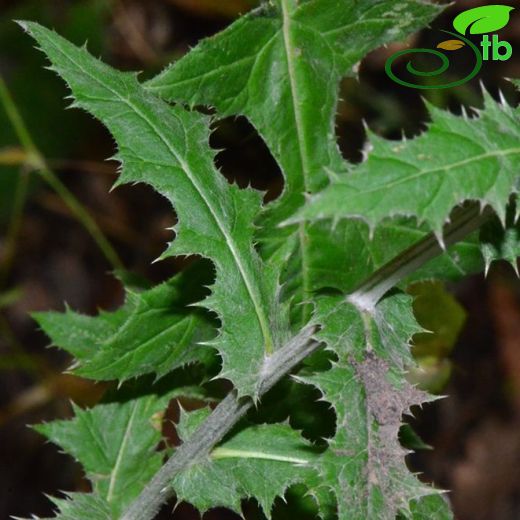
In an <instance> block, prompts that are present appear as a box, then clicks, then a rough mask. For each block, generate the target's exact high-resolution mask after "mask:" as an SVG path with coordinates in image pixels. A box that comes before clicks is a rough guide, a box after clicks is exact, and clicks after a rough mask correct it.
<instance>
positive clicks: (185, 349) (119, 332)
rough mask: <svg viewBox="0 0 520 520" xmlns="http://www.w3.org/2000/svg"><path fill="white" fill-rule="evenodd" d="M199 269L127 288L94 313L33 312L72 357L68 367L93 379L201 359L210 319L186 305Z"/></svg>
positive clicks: (162, 370) (211, 331)
mask: <svg viewBox="0 0 520 520" xmlns="http://www.w3.org/2000/svg"><path fill="white" fill-rule="evenodd" d="M197 271H198V272H199V274H200V269H199V270H196V271H195V270H193V269H188V270H187V271H186V272H183V273H181V274H180V275H178V276H176V277H174V278H172V279H171V280H170V281H168V282H166V283H163V284H160V285H158V286H156V287H154V288H152V289H150V290H147V291H142V292H137V291H135V290H130V289H127V291H126V302H125V305H124V306H123V307H122V308H121V309H119V310H117V311H116V312H101V313H100V314H99V315H98V316H96V317H89V316H83V315H80V314H77V313H75V312H72V311H70V310H67V312H66V313H57V312H45V313H37V314H35V315H34V317H35V318H36V320H37V322H38V323H39V325H40V326H41V327H42V329H43V330H44V332H45V333H46V334H47V335H48V336H49V337H50V338H51V340H52V342H53V344H54V345H56V346H58V347H60V348H62V349H64V350H66V351H68V352H70V353H71V354H72V355H73V356H74V357H75V358H76V363H75V367H76V368H75V369H74V373H76V374H78V375H81V376H83V377H89V378H92V379H98V380H110V379H119V380H121V381H124V380H125V379H128V378H131V377H136V376H139V375H144V374H148V373H155V374H157V376H158V377H161V376H163V375H165V374H167V373H168V372H171V371H172V370H174V369H175V368H178V367H181V366H183V365H186V364H190V363H194V362H203V363H204V362H207V361H209V360H211V358H212V349H210V348H208V347H205V346H202V345H200V344H199V343H200V342H204V341H208V340H210V339H212V338H213V337H214V336H215V329H216V327H215V324H214V323H212V320H211V319H210V318H209V317H208V316H207V315H205V314H204V312H202V311H201V310H196V309H193V308H192V309H188V308H187V306H188V305H190V304H191V303H194V302H196V301H198V300H199V299H201V298H202V297H203V295H204V290H203V288H202V286H201V284H202V283H203V280H204V279H203V278H202V279H201V278H200V277H196V275H197Z"/></svg>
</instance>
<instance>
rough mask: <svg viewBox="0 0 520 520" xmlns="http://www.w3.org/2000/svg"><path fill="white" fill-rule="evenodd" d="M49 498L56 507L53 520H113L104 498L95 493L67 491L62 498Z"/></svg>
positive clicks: (43, 519) (34, 518) (34, 519)
mask: <svg viewBox="0 0 520 520" xmlns="http://www.w3.org/2000/svg"><path fill="white" fill-rule="evenodd" d="M50 500H52V503H53V504H54V505H55V506H56V507H57V508H58V510H57V511H56V515H57V516H54V517H53V520H85V519H86V518H88V520H115V518H114V517H113V516H112V514H111V512H110V507H109V505H108V503H107V502H106V500H103V499H102V498H101V497H100V496H98V495H97V494H95V493H89V494H87V493H67V494H66V498H64V499H63V498H54V497H52V498H51V499H50ZM32 518H33V520H36V519H37V518H38V517H35V516H33V517H32ZM40 520H51V519H49V518H47V519H45V518H42V519H40Z"/></svg>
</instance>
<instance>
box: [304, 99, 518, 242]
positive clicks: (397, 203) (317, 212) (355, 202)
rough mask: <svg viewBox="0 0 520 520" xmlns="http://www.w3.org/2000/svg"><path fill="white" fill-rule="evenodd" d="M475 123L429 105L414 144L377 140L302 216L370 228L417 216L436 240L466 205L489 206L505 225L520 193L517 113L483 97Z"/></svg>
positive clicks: (474, 119) (312, 202)
mask: <svg viewBox="0 0 520 520" xmlns="http://www.w3.org/2000/svg"><path fill="white" fill-rule="evenodd" d="M485 104H486V106H485V109H484V110H482V111H481V112H480V114H479V117H478V118H471V119H470V118H468V117H458V116H455V115H453V114H451V113H449V112H445V111H442V110H439V109H436V108H434V107H430V112H431V116H432V123H431V124H430V125H429V127H428V130H427V131H426V132H425V133H424V134H422V135H421V136H420V137H418V138H416V139H413V140H411V141H403V142H395V141H387V140H385V139H382V138H380V137H377V136H374V135H372V136H371V138H370V143H371V147H372V151H371V153H370V154H369V156H368V159H367V160H366V161H365V162H364V163H362V164H361V165H360V166H359V167H357V168H356V169H355V170H354V171H353V172H352V173H350V174H347V175H342V176H340V177H339V178H337V179H336V181H335V182H333V183H332V184H331V186H329V187H327V188H326V189H325V190H324V191H323V192H322V193H321V194H319V195H317V196H315V197H313V199H312V200H311V201H310V204H309V205H308V206H307V207H306V208H305V210H303V211H302V215H303V216H304V217H305V218H308V219H317V218H318V219H320V218H335V219H337V218H342V217H347V218H348V217H350V218H360V219H363V220H365V221H366V222H367V223H368V224H369V225H370V226H371V227H372V228H373V227H375V226H376V225H377V224H378V223H380V222H381V221H382V220H383V219H385V218H389V217H395V216H398V215H402V216H403V215H404V216H413V217H416V218H417V220H418V222H419V223H424V224H426V226H427V227H428V228H429V229H431V230H433V231H435V232H436V233H437V234H438V235H439V236H441V234H442V227H443V225H444V224H445V222H446V220H447V218H448V216H449V214H450V212H451V210H452V209H453V208H454V207H455V206H457V205H459V204H461V203H462V202H464V201H466V200H479V201H480V202H481V204H482V205H489V206H491V207H492V208H493V209H494V210H495V211H496V213H497V214H498V215H499V217H500V219H501V220H502V221H504V219H505V213H506V207H507V204H508V201H509V197H510V195H511V193H515V192H516V191H517V190H518V177H519V175H520V173H519V172H518V168H517V164H518V160H519V158H520V124H519V118H518V110H517V109H515V108H512V107H510V106H508V105H506V104H499V103H497V102H495V101H494V100H493V99H492V98H491V96H489V95H487V94H486V96H485Z"/></svg>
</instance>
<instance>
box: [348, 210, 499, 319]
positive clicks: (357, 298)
mask: <svg viewBox="0 0 520 520" xmlns="http://www.w3.org/2000/svg"><path fill="white" fill-rule="evenodd" d="M492 214H493V212H492V211H491V209H489V208H486V209H485V210H483V211H482V210H481V209H480V207H479V205H478V204H471V205H469V206H467V207H465V208H458V209H457V211H455V212H454V215H453V217H452V219H451V221H450V222H449V223H448V224H446V226H445V227H444V230H443V235H442V237H437V236H435V235H434V234H433V233H430V234H428V235H427V236H426V237H424V238H423V239H422V240H420V241H419V242H417V243H415V244H414V245H413V246H411V247H410V248H408V249H407V250H406V251H403V252H402V253H401V254H399V255H398V256H396V257H395V258H394V259H393V260H391V261H390V262H388V263H387V264H385V265H384V266H383V267H381V268H380V269H378V270H377V271H376V272H375V273H374V274H373V275H372V276H370V277H369V278H368V279H367V280H365V281H364V282H363V283H362V284H361V285H360V286H359V287H358V288H357V290H356V291H354V292H353V293H352V294H350V295H349V296H348V298H347V299H348V301H349V302H351V303H353V304H354V305H355V306H356V307H358V308H359V309H362V310H365V311H371V310H372V309H373V308H374V307H375V305H376V304H377V302H378V301H379V300H380V299H381V298H382V297H383V296H384V295H385V294H386V293H387V292H388V291H389V290H390V289H392V288H393V287H395V286H396V285H397V284H398V283H399V282H400V281H401V280H403V279H404V278H406V277H407V276H408V275H410V274H412V273H414V272H415V271H417V270H418V269H419V268H420V267H421V266H423V265H424V264H426V263H427V262H429V261H430V260H432V259H433V258H435V257H436V256H438V255H440V254H442V253H444V252H445V251H446V248H447V247H449V246H452V245H454V244H456V243H457V242H459V241H460V240H462V239H463V238H465V237H466V236H468V235H469V234H471V233H473V231H476V230H477V229H478V228H480V226H482V224H483V223H484V222H485V221H486V220H487V219H488V218H489V217H490V216H491V215H492Z"/></svg>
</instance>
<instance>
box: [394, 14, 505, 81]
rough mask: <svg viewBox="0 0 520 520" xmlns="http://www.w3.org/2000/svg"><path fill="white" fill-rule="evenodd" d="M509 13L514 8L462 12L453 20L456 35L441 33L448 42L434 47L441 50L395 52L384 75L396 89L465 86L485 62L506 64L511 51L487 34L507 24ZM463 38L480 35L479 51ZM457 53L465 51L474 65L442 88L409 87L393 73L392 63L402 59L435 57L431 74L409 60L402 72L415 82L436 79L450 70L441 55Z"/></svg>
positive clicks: (494, 36) (448, 64)
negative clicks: (463, 75) (399, 86)
mask: <svg viewBox="0 0 520 520" xmlns="http://www.w3.org/2000/svg"><path fill="white" fill-rule="evenodd" d="M513 9H514V7H511V6H508V5H486V6H483V7H476V8H475V9H469V10H468V11H464V12H463V13H461V14H459V15H458V16H457V17H456V18H455V20H453V27H454V28H455V30H456V31H457V32H456V33H455V32H451V31H442V32H444V33H446V34H449V35H450V36H451V37H452V38H451V39H449V40H445V41H442V42H440V43H439V44H438V45H437V49H441V50H437V49H406V50H402V51H399V52H396V53H395V54H393V55H392V56H390V58H388V60H387V61H386V65H385V70H386V73H387V74H388V76H389V77H390V78H391V79H392V80H393V81H395V82H396V83H398V84H399V85H402V86H404V87H410V88H417V89H423V90H426V89H444V88H453V87H458V86H459V85H463V84H464V83H467V82H468V81H470V80H471V79H473V78H474V77H475V76H476V75H477V74H478V73H479V72H480V69H481V68H482V65H483V63H484V62H485V61H489V60H493V61H507V60H509V59H510V58H511V56H512V55H513V47H512V46H511V44H510V43H509V42H506V41H501V40H499V38H498V35H496V34H493V35H492V37H491V38H490V36H489V33H493V32H495V31H498V30H500V29H502V28H503V27H505V26H506V25H507V24H508V23H509V17H510V14H511V11H512V10H513ZM468 31H469V32H468ZM467 34H482V35H483V36H482V41H481V42H480V47H481V49H480V48H479V47H478V46H477V45H475V44H474V43H473V42H472V41H471V40H469V39H468V38H467V37H466V35H467ZM459 49H469V50H470V51H471V55H472V57H473V58H474V61H475V65H474V67H473V69H472V70H471V72H470V73H469V74H468V75H467V76H466V77H464V78H462V79H459V80H456V81H451V82H450V83H446V84H444V85H429V84H416V83H412V81H406V80H404V79H400V78H398V77H397V76H396V74H395V73H394V71H393V66H394V63H395V62H396V60H398V59H399V58H401V57H403V56H408V55H415V54H423V55H424V54H429V55H433V56H435V57H436V58H438V59H439V60H440V61H441V64H440V66H439V67H437V68H436V69H435V70H432V71H422V70H418V69H417V68H416V67H415V66H414V65H413V62H412V60H410V61H408V63H407V64H406V70H407V71H408V73H409V74H411V75H412V76H416V77H419V78H420V77H422V78H427V77H430V78H431V77H435V76H440V75H441V74H442V73H444V72H446V71H447V70H448V68H449V66H450V60H449V58H448V55H447V54H446V53H445V52H441V51H447V52H454V51H457V50H459Z"/></svg>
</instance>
